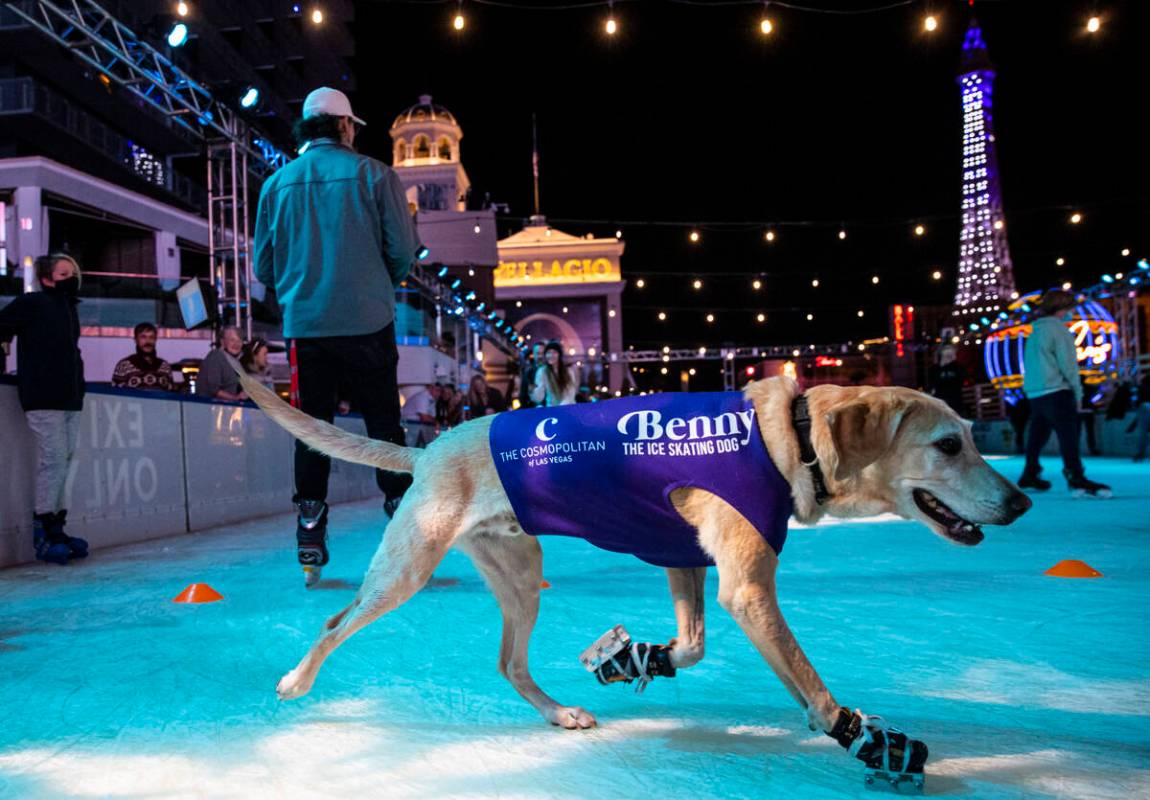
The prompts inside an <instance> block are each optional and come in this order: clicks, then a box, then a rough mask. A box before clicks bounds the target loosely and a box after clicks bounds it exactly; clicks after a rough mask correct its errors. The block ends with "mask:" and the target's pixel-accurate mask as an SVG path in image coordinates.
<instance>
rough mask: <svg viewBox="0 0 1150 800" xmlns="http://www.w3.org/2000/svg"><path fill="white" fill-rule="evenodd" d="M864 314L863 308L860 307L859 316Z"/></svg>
mask: <svg viewBox="0 0 1150 800" xmlns="http://www.w3.org/2000/svg"><path fill="white" fill-rule="evenodd" d="M862 315H863V310H862V309H861V308H860V309H859V316H860V317H861V316H862Z"/></svg>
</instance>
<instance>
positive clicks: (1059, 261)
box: [1054, 256, 1066, 267]
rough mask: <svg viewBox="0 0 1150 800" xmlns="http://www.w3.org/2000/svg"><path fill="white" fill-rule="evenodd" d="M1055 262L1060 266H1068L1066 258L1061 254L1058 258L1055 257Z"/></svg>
mask: <svg viewBox="0 0 1150 800" xmlns="http://www.w3.org/2000/svg"><path fill="white" fill-rule="evenodd" d="M1054 263H1055V264H1057V265H1058V266H1060V267H1063V266H1066V259H1065V258H1063V257H1062V256H1059V257H1058V258H1056V259H1054Z"/></svg>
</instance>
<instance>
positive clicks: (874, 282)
mask: <svg viewBox="0 0 1150 800" xmlns="http://www.w3.org/2000/svg"><path fill="white" fill-rule="evenodd" d="M870 282H871V283H873V284H876V285H877V284H878V275H871V278H870Z"/></svg>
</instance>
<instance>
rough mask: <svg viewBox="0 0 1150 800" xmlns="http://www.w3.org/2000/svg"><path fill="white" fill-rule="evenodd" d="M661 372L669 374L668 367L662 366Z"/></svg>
mask: <svg viewBox="0 0 1150 800" xmlns="http://www.w3.org/2000/svg"><path fill="white" fill-rule="evenodd" d="M659 372H661V373H663V374H664V375H666V374H667V368H666V367H661V368H660V369H659Z"/></svg>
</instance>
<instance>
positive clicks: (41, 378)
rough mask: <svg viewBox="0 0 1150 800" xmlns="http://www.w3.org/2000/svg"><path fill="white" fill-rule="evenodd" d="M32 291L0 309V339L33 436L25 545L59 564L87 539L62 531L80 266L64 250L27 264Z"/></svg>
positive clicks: (80, 381) (79, 376)
mask: <svg viewBox="0 0 1150 800" xmlns="http://www.w3.org/2000/svg"><path fill="white" fill-rule="evenodd" d="M34 268H35V270H36V278H37V279H38V280H39V282H40V291H38V292H32V293H30V294H22V295H20V296H19V297H17V298H16V299H15V300H13V301H12V302H11V303H9V304H8V305H7V306H5V307H4V308H3V309H0V339H10V338H11V337H13V336H18V337H19V338H20V342H19V345H20V347H19V351H18V353H17V356H16V374H17V386H18V390H19V395H20V405H21V407H22V408H23V409H24V418H25V419H26V420H27V421H28V427H29V428H30V429H31V430H32V435H33V437H34V438H35V439H36V447H37V451H38V454H39V463H38V466H37V469H36V501H35V506H34V507H33V512H34V513H33V517H32V546H33V547H34V548H35V551H36V558H38V559H39V560H41V561H49V562H51V563H53V564H67V563H68V562H69V561H70V560H71V559H73V558H84V557H85V556H86V555H88V543H87V542H86V541H84V540H83V539H79V538H77V537H75V536H69V535H68V534H67V533H65V532H64V525H65V524H66V522H67V517H68V510H67V509H66V508H64V502H65V497H64V485H65V483H66V482H67V480H68V470H69V469H70V467H71V464H72V458H73V455H74V454H75V452H76V438H77V436H78V434H79V432H80V413H81V411H82V410H83V408H84V389H85V387H84V361H83V358H82V357H81V355H80V348H79V341H80V318H79V315H78V314H77V313H76V304H77V303H79V302H80V301H79V299H78V298H77V296H76V295H77V294H78V293H79V291H80V265H79V264H77V263H76V261H75V259H73V258H72V257H71V256H68V255H63V254H59V253H57V254H53V255H48V256H41V257H40V258H37V259H36V262H35V267H34Z"/></svg>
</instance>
